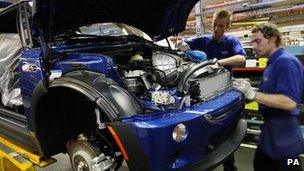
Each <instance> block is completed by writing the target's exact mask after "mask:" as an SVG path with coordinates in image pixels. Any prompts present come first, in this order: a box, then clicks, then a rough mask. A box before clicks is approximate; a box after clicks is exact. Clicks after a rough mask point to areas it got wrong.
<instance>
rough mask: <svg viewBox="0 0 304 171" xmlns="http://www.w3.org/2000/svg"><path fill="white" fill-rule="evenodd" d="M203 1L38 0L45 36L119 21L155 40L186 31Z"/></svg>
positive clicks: (38, 11) (40, 19) (39, 17)
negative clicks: (187, 21)
mask: <svg viewBox="0 0 304 171" xmlns="http://www.w3.org/2000/svg"><path fill="white" fill-rule="evenodd" d="M198 1H199V0H88V1H83V0H37V2H36V3H37V4H36V8H37V10H36V11H37V13H36V14H35V17H36V18H37V19H38V21H39V23H40V24H41V27H42V29H43V32H44V35H45V36H46V37H48V38H52V37H54V36H56V35H58V34H61V33H64V32H65V31H67V30H71V29H73V28H78V27H79V26H84V25H88V24H93V23H105V22H119V23H125V24H128V25H131V26H134V27H136V28H138V29H140V30H142V31H144V32H145V33H147V34H148V35H149V36H150V37H151V38H152V39H154V40H161V39H163V38H166V37H168V36H170V35H173V34H177V33H179V32H182V31H184V29H185V24H186V20H187V17H188V15H189V13H190V11H191V9H192V8H193V7H194V5H195V4H196V3H197V2H198Z"/></svg>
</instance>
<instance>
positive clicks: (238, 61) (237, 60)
mask: <svg viewBox="0 0 304 171" xmlns="http://www.w3.org/2000/svg"><path fill="white" fill-rule="evenodd" d="M245 62H246V57H245V56H244V55H234V56H231V57H229V58H224V59H220V60H218V63H219V64H220V65H222V66H226V65H230V66H240V67H242V66H245Z"/></svg>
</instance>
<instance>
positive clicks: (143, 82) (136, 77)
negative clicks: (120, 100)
mask: <svg viewBox="0 0 304 171" xmlns="http://www.w3.org/2000/svg"><path fill="white" fill-rule="evenodd" d="M125 83H126V84H127V86H128V88H129V89H130V90H131V91H132V92H142V91H145V90H148V89H149V88H150V87H151V84H150V82H149V81H148V80H147V78H146V72H145V71H143V70H134V71H129V72H126V71H125Z"/></svg>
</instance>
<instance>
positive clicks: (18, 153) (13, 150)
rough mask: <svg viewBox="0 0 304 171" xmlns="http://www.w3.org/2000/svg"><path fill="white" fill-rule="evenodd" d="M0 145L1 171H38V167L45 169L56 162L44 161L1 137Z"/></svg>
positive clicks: (52, 160) (51, 160)
mask: <svg viewBox="0 0 304 171" xmlns="http://www.w3.org/2000/svg"><path fill="white" fill-rule="evenodd" d="M0 144H1V146H0V171H36V166H39V167H45V166H47V165H49V164H51V163H54V162H55V161H56V160H55V159H53V158H51V159H47V160H44V159H42V158H41V157H40V156H38V155H36V154H33V153H31V152H28V151H27V150H24V149H22V148H21V147H19V146H17V145H15V144H14V143H12V142H10V141H8V140H6V139H5V138H3V137H1V136H0ZM1 147H2V148H1ZM4 149H5V150H4Z"/></svg>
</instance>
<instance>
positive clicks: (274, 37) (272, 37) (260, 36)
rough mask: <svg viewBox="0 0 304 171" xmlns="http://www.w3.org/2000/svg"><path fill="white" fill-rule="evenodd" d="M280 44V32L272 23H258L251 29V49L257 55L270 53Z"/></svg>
mask: <svg viewBox="0 0 304 171" xmlns="http://www.w3.org/2000/svg"><path fill="white" fill-rule="evenodd" d="M280 45H281V33H280V32H279V30H278V29H277V27H276V26H275V25H273V24H260V25H257V26H255V27H254V28H253V29H252V46H253V50H254V51H255V52H256V53H257V54H258V55H259V56H261V55H267V56H268V55H270V54H271V52H273V50H274V49H276V48H277V47H279V46H280Z"/></svg>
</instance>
